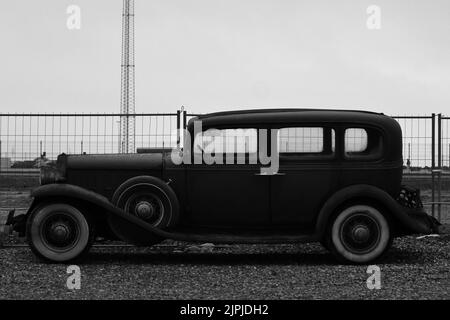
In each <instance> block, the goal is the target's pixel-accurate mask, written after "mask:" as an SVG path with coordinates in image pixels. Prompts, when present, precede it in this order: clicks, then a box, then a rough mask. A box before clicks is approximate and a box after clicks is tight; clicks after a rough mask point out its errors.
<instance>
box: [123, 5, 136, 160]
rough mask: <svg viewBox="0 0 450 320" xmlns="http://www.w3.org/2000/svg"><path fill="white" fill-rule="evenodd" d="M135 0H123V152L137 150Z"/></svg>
mask: <svg viewBox="0 0 450 320" xmlns="http://www.w3.org/2000/svg"><path fill="white" fill-rule="evenodd" d="M134 85H135V80H134V0H123V14H122V89H121V100H120V113H121V114H122V116H121V117H120V146H119V149H120V150H119V151H120V152H121V153H133V152H135V116H134V113H135V86H134Z"/></svg>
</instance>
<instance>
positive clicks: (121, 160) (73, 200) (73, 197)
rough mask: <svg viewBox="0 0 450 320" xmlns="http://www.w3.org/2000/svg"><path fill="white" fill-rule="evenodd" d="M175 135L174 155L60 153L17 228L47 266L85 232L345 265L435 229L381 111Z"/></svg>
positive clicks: (199, 122)
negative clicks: (297, 251)
mask: <svg viewBox="0 0 450 320" xmlns="http://www.w3.org/2000/svg"><path fill="white" fill-rule="evenodd" d="M198 128H201V130H200V133H201V135H199V133H198V132H195V131H196V129H198ZM208 130H209V131H208ZM197 131H198V130H197ZM240 135H241V136H240ZM184 136H185V141H184V149H183V150H182V149H175V150H169V149H159V150H148V151H147V153H136V154H113V155H64V154H63V155H60V156H59V158H58V161H57V168H47V169H43V170H42V179H41V180H42V181H41V184H42V186H41V187H39V188H38V189H37V190H35V191H34V192H33V194H32V195H33V197H34V201H33V204H32V206H31V208H30V210H29V212H28V213H27V219H26V221H27V226H26V227H25V226H24V225H21V226H20V225H19V226H17V227H16V228H17V229H21V230H22V231H23V232H25V231H26V233H27V235H28V239H29V242H30V245H31V247H32V248H33V251H34V252H35V253H37V255H38V256H40V257H43V258H45V259H47V260H52V261H67V260H71V259H74V258H77V257H79V256H80V255H81V254H82V253H84V252H86V251H87V249H88V247H89V244H90V243H91V242H92V239H93V233H94V232H93V231H92V230H96V235H102V236H104V237H118V238H121V239H123V240H125V241H127V242H130V243H134V244H136V245H152V244H155V243H158V242H160V241H162V240H163V239H167V238H168V239H175V240H185V241H204V242H214V243H283V242H310V241H320V242H322V243H323V244H324V246H325V247H326V248H328V249H329V250H330V251H331V252H333V253H334V254H335V255H336V256H337V257H338V258H340V259H341V260H343V261H346V262H352V263H367V262H369V261H372V260H374V259H377V258H379V257H380V256H381V255H382V254H383V253H384V252H385V251H386V250H387V249H388V248H389V246H390V244H391V241H392V238H393V237H395V236H400V235H405V234H411V233H431V232H434V231H435V227H436V223H435V221H433V219H431V218H430V217H429V216H428V215H427V214H426V213H425V212H424V211H423V209H422V207H421V202H420V196H419V195H418V192H417V191H415V190H411V189H409V188H404V187H402V170H403V159H402V132H401V128H400V126H399V124H398V123H397V122H396V121H395V120H394V119H392V118H390V117H388V116H385V115H383V114H378V113H372V112H362V111H337V110H312V109H276V110H251V111H234V112H220V113H213V114H207V115H204V116H200V117H196V118H194V119H191V120H190V121H189V123H188V125H187V132H186V133H185V134H184ZM228 147H229V148H228ZM227 148H228V149H227ZM207 149H208V152H207ZM230 150H231V151H230ZM205 155H207V157H205ZM208 157H209V158H208ZM211 159H212V160H214V161H211ZM263 160H264V161H263ZM180 162H182V163H180ZM269 162H270V163H269ZM274 162H277V166H276V168H275V170H274V169H273V168H271V167H272V166H273V163H274ZM269 167H270V168H271V169H270V170H269ZM49 208H50V209H49ZM55 212H59V214H57V213H55ZM83 219H85V220H86V222H85V223H84V222H83V221H84V220H83ZM47 220H48V221H47ZM80 223H81V224H82V225H83V226H84V227H82V228H80V226H79V224H80ZM83 223H84V224H83ZM77 224H78V225H77ZM25 229H26V230H25ZM77 230H78V231H77ZM77 232H78V235H82V236H84V237H85V238H86V239H85V240H84V241H82V243H83V244H84V243H85V246H84V247H80V246H74V245H73V243H74V241H75V240H76V237H77V235H76V233H77ZM86 232H87V233H86ZM74 233H75V235H74ZM85 233H86V234H85ZM74 239H75V240H74ZM71 241H72V245H71V244H70V242H71ZM55 248H56V249H55ZM52 250H53V251H52ZM49 251H52V252H50V253H49Z"/></svg>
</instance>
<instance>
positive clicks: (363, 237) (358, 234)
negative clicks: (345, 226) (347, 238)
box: [352, 225, 370, 242]
mask: <svg viewBox="0 0 450 320" xmlns="http://www.w3.org/2000/svg"><path fill="white" fill-rule="evenodd" d="M352 233H353V239H355V241H357V242H365V241H367V240H368V239H369V237H370V230H369V228H368V227H367V226H364V225H358V226H356V227H354V228H353V232H352Z"/></svg>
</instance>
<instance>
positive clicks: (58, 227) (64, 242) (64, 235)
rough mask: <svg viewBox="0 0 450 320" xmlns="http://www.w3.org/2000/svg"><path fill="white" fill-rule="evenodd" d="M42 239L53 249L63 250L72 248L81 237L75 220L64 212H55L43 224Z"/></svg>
mask: <svg viewBox="0 0 450 320" xmlns="http://www.w3.org/2000/svg"><path fill="white" fill-rule="evenodd" d="M41 232H42V237H43V240H44V242H45V243H46V245H47V246H48V247H50V248H52V249H58V250H60V249H61V250H62V249H64V248H70V247H72V246H73V245H74V244H75V243H76V241H77V237H78V235H79V229H78V226H77V224H76V222H75V221H74V220H73V218H72V217H71V216H70V215H69V214H66V213H63V212H55V213H53V214H52V215H50V216H49V217H48V218H47V219H46V221H45V222H44V223H43V227H42V231H41Z"/></svg>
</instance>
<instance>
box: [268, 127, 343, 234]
mask: <svg viewBox="0 0 450 320" xmlns="http://www.w3.org/2000/svg"><path fill="white" fill-rule="evenodd" d="M277 135H278V137H277V144H278V145H277V150H278V153H279V171H278V174H276V175H273V176H271V215H272V222H273V224H274V225H278V226H292V227H294V226H295V227H296V228H299V227H302V228H304V229H312V228H313V226H314V223H315V220H316V218H317V214H318V213H319V211H320V208H321V206H322V205H323V203H324V202H325V201H326V200H327V199H328V197H329V196H330V194H331V193H332V191H333V189H334V188H335V186H336V185H337V182H338V178H339V170H338V167H337V165H336V161H335V159H336V157H335V142H334V141H335V134H334V129H332V128H326V127H318V126H314V127H313V126H296V127H281V128H279V129H278V131H277Z"/></svg>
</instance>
